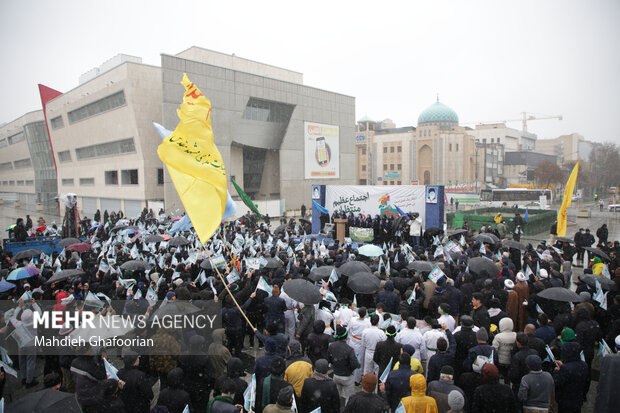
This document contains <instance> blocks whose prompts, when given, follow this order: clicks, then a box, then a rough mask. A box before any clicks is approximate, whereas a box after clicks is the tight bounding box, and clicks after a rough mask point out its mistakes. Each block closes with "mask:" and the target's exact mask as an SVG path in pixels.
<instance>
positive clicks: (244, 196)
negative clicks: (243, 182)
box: [230, 178, 263, 219]
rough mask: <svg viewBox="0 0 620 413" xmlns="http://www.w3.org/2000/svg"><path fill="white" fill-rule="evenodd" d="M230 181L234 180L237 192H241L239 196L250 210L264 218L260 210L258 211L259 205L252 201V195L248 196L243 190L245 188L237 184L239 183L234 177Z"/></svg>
mask: <svg viewBox="0 0 620 413" xmlns="http://www.w3.org/2000/svg"><path fill="white" fill-rule="evenodd" d="M230 182H232V184H233V185H234V186H235V189H236V190H237V193H238V194H239V197H240V198H241V200H242V201H243V203H244V204H245V205H246V206H247V207H248V208H250V210H251V211H252V212H254V213H255V214H256V215H258V218H259V219H262V218H263V216H262V215H261V213H260V212H258V207H257V206H256V204H255V203H254V202H252V200H251V199H250V197H249V196H248V194H246V193H245V192H243V189H241V187H240V186H239V185H237V183H236V182H235V180H234V179H233V178H230Z"/></svg>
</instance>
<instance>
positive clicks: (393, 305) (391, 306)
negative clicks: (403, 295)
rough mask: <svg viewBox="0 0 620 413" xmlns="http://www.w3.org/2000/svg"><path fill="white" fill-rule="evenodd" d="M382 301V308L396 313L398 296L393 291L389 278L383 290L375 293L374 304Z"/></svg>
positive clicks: (398, 301)
mask: <svg viewBox="0 0 620 413" xmlns="http://www.w3.org/2000/svg"><path fill="white" fill-rule="evenodd" d="M379 303H383V309H384V310H385V311H386V312H388V313H392V314H397V313H398V308H399V305H400V298H399V297H398V295H396V294H395V293H394V283H393V282H392V281H390V280H388V281H386V283H385V285H384V286H383V291H381V292H380V293H379V294H377V300H376V302H375V305H376V304H379Z"/></svg>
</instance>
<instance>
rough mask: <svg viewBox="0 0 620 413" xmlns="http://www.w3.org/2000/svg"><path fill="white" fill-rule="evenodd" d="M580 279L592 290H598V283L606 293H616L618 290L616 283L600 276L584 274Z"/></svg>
mask: <svg viewBox="0 0 620 413" xmlns="http://www.w3.org/2000/svg"><path fill="white" fill-rule="evenodd" d="M579 279H580V280H581V281H583V282H584V283H586V284H588V285H589V286H590V287H592V288H596V282H597V281H598V282H599V283H600V284H601V288H602V289H603V290H605V291H616V290H617V289H618V286H617V285H616V283H615V282H614V281H612V280H610V279H608V278H605V277H601V276H600V275H592V274H582V275H580V276H579Z"/></svg>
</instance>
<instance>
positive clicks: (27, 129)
mask: <svg viewBox="0 0 620 413" xmlns="http://www.w3.org/2000/svg"><path fill="white" fill-rule="evenodd" d="M56 192H57V188H56V171H55V169H54V160H53V158H52V156H51V150H50V144H49V137H48V135H47V130H46V128H45V121H44V117H43V111H41V110H36V111H33V112H29V113H26V114H25V115H23V116H21V117H19V118H18V119H15V120H14V121H12V122H9V123H7V124H4V125H2V126H0V199H2V200H3V201H19V202H20V204H21V205H22V206H23V207H25V208H29V209H33V210H34V209H35V208H37V207H39V208H40V209H43V208H49V207H50V205H53V204H55V200H54V198H55V197H56V195H57V193H56Z"/></svg>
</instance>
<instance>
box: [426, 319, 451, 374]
mask: <svg viewBox="0 0 620 413" xmlns="http://www.w3.org/2000/svg"><path fill="white" fill-rule="evenodd" d="M445 332H446V336H448V350H446V352H445V353H439V352H437V353H435V354H433V356H432V357H431V358H430V360H429V361H428V369H427V371H426V380H427V381H428V382H429V383H430V382H431V381H433V380H439V374H440V372H441V368H442V367H443V366H452V367H453V368H454V364H455V362H454V355H455V354H456V341H455V340H454V336H453V335H452V333H450V330H445Z"/></svg>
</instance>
